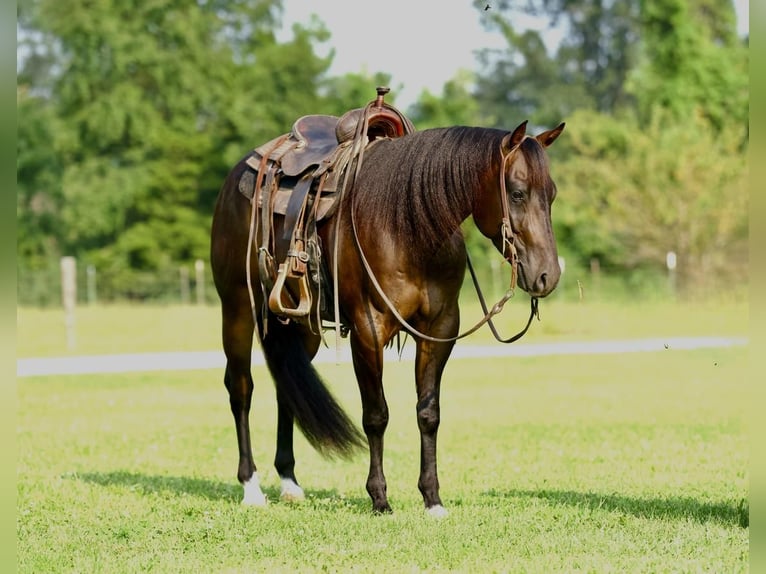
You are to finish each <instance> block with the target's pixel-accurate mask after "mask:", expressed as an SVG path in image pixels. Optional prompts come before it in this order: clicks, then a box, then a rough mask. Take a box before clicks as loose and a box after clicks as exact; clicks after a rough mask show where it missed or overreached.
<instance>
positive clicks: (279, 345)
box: [261, 321, 365, 458]
mask: <svg viewBox="0 0 766 574" xmlns="http://www.w3.org/2000/svg"><path fill="white" fill-rule="evenodd" d="M290 331H291V327H290V326H289V325H283V324H282V323H280V322H279V321H270V322H269V326H268V330H267V333H266V336H265V337H264V338H263V339H262V340H261V344H262V347H263V354H264V357H265V358H266V364H267V365H268V367H269V371H270V372H271V377H272V378H273V379H274V385H275V386H276V388H277V396H278V398H279V401H280V403H281V404H282V405H283V406H285V407H286V408H287V409H288V410H289V411H290V413H292V415H293V416H294V417H295V421H296V422H297V423H298V428H300V429H301V432H303V434H304V436H305V437H306V439H307V440H308V441H309V443H310V444H311V446H313V447H314V448H315V449H316V450H317V451H319V452H320V453H321V454H323V455H325V456H331V455H339V456H341V457H344V458H345V457H349V456H351V455H352V454H353V453H354V451H355V450H357V449H358V448H360V447H363V446H364V444H365V441H364V438H363V436H362V434H361V433H360V432H359V429H358V428H357V427H356V425H354V423H353V422H352V421H351V419H350V418H349V417H348V415H347V414H346V413H345V412H344V410H343V408H342V407H341V406H340V405H339V404H338V402H337V401H336V400H335V398H334V397H333V396H332V394H331V393H330V390H329V389H328V388H327V386H326V385H325V383H324V381H322V379H321V377H320V376H319V373H317V371H316V369H315V368H314V366H313V365H312V364H311V358H310V357H309V356H308V354H307V353H306V351H305V349H304V347H303V344H302V342H301V340H300V338H297V337H295V336H294V335H292V334H291V332H290Z"/></svg>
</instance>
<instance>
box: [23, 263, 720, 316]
mask: <svg viewBox="0 0 766 574" xmlns="http://www.w3.org/2000/svg"><path fill="white" fill-rule="evenodd" d="M473 263H474V267H475V269H476V272H477V275H478V278H479V282H480V284H481V288H482V291H483V293H484V296H485V297H486V299H487V301H488V303H489V304H490V305H491V304H492V303H494V301H495V300H497V299H499V298H500V297H501V296H502V295H503V293H505V291H506V290H507V289H508V286H509V281H510V270H509V267H508V266H507V265H503V264H502V263H501V261H500V260H497V258H486V257H476V258H474V262H473ZM560 265H561V267H562V270H563V272H562V276H561V280H560V282H559V285H558V286H557V288H556V290H555V291H554V292H553V294H552V295H551V297H552V298H556V299H559V300H583V299H590V300H599V299H601V300H603V299H610V300H615V299H616V300H647V299H668V298H673V297H676V296H677V293H676V284H675V276H674V273H673V272H672V270H670V271H669V272H667V273H661V272H657V271H651V272H634V273H630V274H626V273H614V272H609V271H608V270H607V271H604V270H602V269H601V266H600V265H599V264H598V262H596V261H592V262H591V265H590V266H589V267H585V268H584V267H576V266H574V265H572V264H567V262H566V261H564V260H563V259H561V260H560ZM72 282H73V286H72V287H71V288H72V289H74V292H75V294H74V298H75V301H76V304H77V305H83V304H96V303H112V302H131V303H168V304H173V303H180V304H218V296H217V293H216V291H215V286H214V284H213V278H212V273H211V271H210V266H209V264H208V263H207V262H206V261H202V260H197V261H195V262H191V263H188V264H185V265H176V266H168V267H165V268H162V269H158V270H154V271H135V270H131V271H129V272H124V271H123V272H112V271H109V270H102V269H97V268H95V267H94V266H93V265H88V264H82V263H80V262H75V263H74V272H73V280H72ZM63 286H64V282H63V281H62V266H61V265H60V264H51V265H50V266H49V267H46V268H45V269H35V270H31V269H25V268H21V267H20V268H19V269H17V302H18V304H19V305H22V306H27V307H43V308H44V307H60V306H62V304H63V292H64V291H63ZM708 290H709V289H708ZM463 291H464V293H463V298H469V299H470V300H474V299H476V295H475V293H474V288H473V285H472V282H471V279H470V276H469V275H468V273H466V277H465V281H464V286H463Z"/></svg>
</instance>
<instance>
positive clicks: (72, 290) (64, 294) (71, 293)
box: [61, 257, 77, 351]
mask: <svg viewBox="0 0 766 574" xmlns="http://www.w3.org/2000/svg"><path fill="white" fill-rule="evenodd" d="M61 302H62V304H63V306H64V325H65V327H66V341H67V348H68V349H69V350H70V351H71V350H73V349H74V348H75V347H76V346H77V340H76V333H75V316H74V310H75V306H76V305H77V261H76V260H75V258H74V257H62V258H61Z"/></svg>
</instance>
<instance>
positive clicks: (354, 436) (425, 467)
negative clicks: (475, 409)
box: [211, 122, 564, 517]
mask: <svg viewBox="0 0 766 574" xmlns="http://www.w3.org/2000/svg"><path fill="white" fill-rule="evenodd" d="M526 126H527V122H523V123H521V124H520V125H519V126H518V127H516V128H515V129H514V130H512V131H506V130H500V129H495V128H482V127H466V126H453V127H446V128H434V129H428V130H423V131H413V132H412V133H408V134H406V135H403V136H401V137H395V138H378V139H376V140H375V141H374V143H372V144H370V145H369V146H368V147H367V149H366V151H365V154H364V161H363V162H361V163H360V164H359V165H358V169H357V170H356V174H355V177H354V178H353V183H352V185H351V186H350V188H349V189H348V191H347V192H346V193H344V195H343V197H342V198H341V199H340V200H339V202H338V206H337V208H336V209H335V210H334V213H332V214H331V215H330V216H329V217H327V218H326V219H325V220H323V221H321V222H319V223H318V224H317V228H316V231H317V234H318V237H319V243H320V244H321V245H323V246H325V249H324V250H323V252H322V264H323V269H325V270H330V274H331V275H332V274H333V273H334V277H333V279H334V281H333V283H334V285H335V287H336V290H335V292H334V298H335V301H336V303H337V308H338V312H336V315H335V316H336V318H337V317H339V318H340V319H339V320H340V322H341V323H343V326H344V327H345V334H347V335H348V336H349V338H350V347H351V353H352V359H353V369H354V373H355V375H356V380H357V382H358V387H359V392H360V396H361V404H362V417H361V422H362V429H363V431H364V435H362V433H361V432H360V431H359V429H358V427H357V425H355V424H354V422H353V421H352V420H351V419H350V418H349V416H348V415H347V414H346V412H345V411H344V410H343V409H342V408H341V406H340V405H339V403H338V402H337V400H336V399H335V398H334V397H333V395H332V394H331V392H330V391H329V389H328V387H327V385H326V384H325V382H324V381H323V380H322V378H321V377H320V375H319V373H318V372H317V371H316V369H315V367H314V366H313V364H312V359H313V358H314V357H315V355H316V353H317V351H318V349H319V347H320V344H321V342H322V340H323V339H322V335H321V333H319V332H318V330H317V329H316V328H313V327H311V326H310V325H307V324H306V323H305V322H300V321H296V320H291V319H290V318H289V317H288V318H285V317H280V316H278V315H276V314H275V313H274V312H273V311H272V310H269V309H268V307H267V306H266V298H267V296H268V293H264V290H263V289H260V288H258V287H256V288H253V285H256V286H257V285H259V282H260V281H261V280H262V279H263V277H260V276H259V273H262V271H261V270H260V269H262V268H259V266H258V265H257V264H256V263H255V262H254V257H253V256H252V254H251V250H250V248H253V250H254V246H253V245H250V246H249V245H248V244H249V243H250V242H254V241H255V240H254V238H253V237H252V234H251V233H249V230H251V229H252V226H251V224H252V223H253V221H252V220H253V218H256V217H260V210H261V209H262V208H261V207H257V208H256V207H255V206H253V205H252V203H251V200H250V199H248V198H247V197H245V196H244V195H243V194H242V193H241V192H240V191H238V181H239V179H240V178H241V176H242V174H243V172H244V171H245V169H246V166H245V163H244V159H243V160H242V161H240V162H239V163H238V164H237V165H236V166H234V167H233V168H232V170H231V171H230V173H229V174H228V176H227V177H226V179H225V181H224V183H223V185H222V187H221V189H220V192H219V195H218V199H217V201H216V205H215V209H214V215H213V222H212V231H211V267H212V271H213V276H214V281H215V286H216V289H217V292H218V295H219V297H220V300H221V316H222V340H223V349H224V352H225V355H226V368H225V373H224V384H225V387H226V389H227V390H228V395H229V403H230V407H231V412H232V415H233V417H234V422H235V428H236V435H237V444H238V450H239V464H238V469H237V478H238V480H239V482H240V483H241V485H242V488H243V497H242V502H243V503H244V504H247V505H254V506H261V505H265V504H266V503H267V499H266V496H265V495H264V493H263V491H262V489H261V485H260V478H259V474H258V471H257V468H256V465H255V462H254V461H253V455H252V450H251V436H250V428H249V412H250V406H251V400H252V393H253V379H252V375H251V370H250V367H251V353H252V345H253V340H254V338H255V335H256V334H257V338H258V340H259V343H260V346H261V348H262V351H263V355H264V358H265V361H266V365H267V367H268V370H269V372H270V374H271V378H272V379H273V382H274V384H275V387H276V399H277V411H278V412H277V437H276V454H275V458H274V467H275V469H276V472H277V474H278V475H279V478H280V481H281V494H280V498H281V499H283V500H288V501H296V500H301V499H303V498H304V497H305V494H304V491H303V489H302V487H301V486H300V485H299V483H298V480H297V478H296V475H295V457H294V452H293V426H294V423H297V426H298V427H299V428H300V429H301V431H302V432H303V434H304V435H305V437H306V439H307V440H308V441H309V443H310V444H311V445H312V446H313V447H314V448H316V449H317V450H318V451H319V452H320V453H322V454H325V455H328V456H334V455H340V456H351V455H352V454H354V453H355V452H357V451H358V450H359V449H364V447H365V446H366V447H367V449H368V451H369V472H368V476H367V481H366V489H367V492H368V493H369V496H370V498H371V501H372V509H373V511H374V512H376V513H386V512H391V506H390V504H389V501H388V497H387V492H386V478H385V475H384V471H383V437H384V433H385V431H386V426H387V424H388V420H389V411H388V405H387V403H386V397H385V394H384V389H383V380H382V375H383V350H384V347H386V345H388V344H390V343H391V342H392V341H393V340H394V338H395V337H397V335H398V334H399V333H400V332H402V331H407V332H410V333H412V334H413V339H414V341H415V345H416V357H415V386H416V390H417V401H416V413H417V425H418V429H419V431H420V474H419V479H418V483H417V486H418V488H419V490H420V493H421V494H422V498H423V502H424V505H425V510H426V511H427V512H428V513H429V514H431V515H433V516H437V517H438V516H444V515H446V514H447V510H446V509H445V507H444V505H443V503H442V499H441V498H440V494H439V479H438V475H437V432H438V429H439V424H440V408H439V404H440V384H441V378H442V373H443V371H444V368H445V365H446V363H447V360H448V358H449V356H450V353H451V351H452V348H453V346H454V344H455V339H456V338H457V335H458V332H459V322H460V318H459V309H458V296H459V294H460V290H461V285H462V283H463V279H464V274H465V269H466V263H467V252H466V246H465V242H464V237H463V234H462V231H461V224H462V223H463V222H464V221H465V220H467V219H468V218H469V217H471V216H472V218H473V222H474V224H475V225H476V227H477V228H478V230H479V231H480V232H481V234H482V235H484V236H485V237H486V238H487V239H489V240H490V241H491V242H492V243H493V244H494V246H495V248H496V249H497V250H498V251H499V252H500V254H501V255H502V256H503V257H504V258H505V259H506V260H508V261H509V262H513V263H514V271H516V270H518V273H517V281H518V286H519V287H520V288H521V289H523V290H524V291H526V292H527V293H528V294H529V295H530V296H531V297H532V298H534V301H536V299H537V298H541V297H545V296H546V295H548V294H550V293H551V292H552V291H553V289H554V288H555V287H556V284H557V283H558V280H559V278H560V275H561V269H560V267H559V262H558V256H557V247H556V241H555V238H554V233H553V228H552V223H551V204H552V203H553V201H554V199H555V197H556V185H555V183H554V181H553V179H552V178H551V175H550V171H549V160H548V156H547V153H546V148H547V147H548V146H550V145H551V144H552V143H553V142H554V141H555V140H556V138H558V136H559V135H560V134H561V132H562V131H563V129H564V123H561V124H560V125H559V126H558V127H556V128H554V129H551V130H548V131H544V132H543V133H540V134H539V135H536V136H531V135H527V133H526V129H527V128H526ZM252 201H255V200H254V199H253V200H252ZM283 225H284V217H282V216H280V215H278V214H275V215H274V216H273V226H274V230H275V232H276V233H279V232H280V230H281V227H282V226H283ZM327 246H334V248H332V249H330V248H328V247H327ZM255 247H257V245H256V246H255ZM333 270H334V271H333ZM254 309H263V310H264V311H263V312H262V313H256V312H254ZM530 319H531V318H530Z"/></svg>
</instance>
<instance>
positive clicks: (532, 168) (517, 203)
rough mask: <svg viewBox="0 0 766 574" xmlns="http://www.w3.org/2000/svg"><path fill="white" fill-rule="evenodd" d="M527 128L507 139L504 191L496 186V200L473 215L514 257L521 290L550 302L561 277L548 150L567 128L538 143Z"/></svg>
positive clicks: (488, 201)
mask: <svg viewBox="0 0 766 574" xmlns="http://www.w3.org/2000/svg"><path fill="white" fill-rule="evenodd" d="M526 127H527V122H524V123H522V124H521V125H519V126H518V127H517V128H516V129H515V130H514V131H513V132H511V133H508V134H507V135H506V136H505V137H504V138H503V141H502V145H501V152H502V158H503V159H502V162H501V166H502V168H501V169H502V170H503V174H502V176H500V177H498V179H499V180H500V185H499V188H500V189H499V190H498V183H497V182H494V183H493V184H492V185H489V186H487V187H486V189H487V190H488V193H490V194H491V197H487V196H486V195H485V197H483V198H482V200H481V201H480V202H477V205H476V206H475V207H474V214H473V215H474V220H475V221H476V224H477V226H478V227H479V230H480V231H481V232H482V233H483V234H484V235H486V236H487V237H489V238H490V239H492V242H493V243H494V245H495V247H497V249H498V251H500V252H501V253H502V254H503V256H504V257H505V258H506V259H508V260H510V259H511V258H512V257H513V255H514V251H515V253H516V256H517V257H518V285H519V287H521V288H522V289H524V291H526V292H527V293H529V294H530V295H532V296H533V297H545V296H546V295H548V294H549V293H550V292H551V291H553V289H554V288H555V287H556V284H557V283H558V281H559V278H560V277H561V268H560V267H559V262H558V252H557V250H556V240H555V238H554V236H553V226H552V224H551V204H552V203H553V200H554V199H555V197H556V184H555V183H553V180H552V179H551V176H550V172H549V170H548V156H547V155H546V153H545V148H547V147H548V146H549V145H551V144H552V143H553V142H554V141H555V140H556V138H557V137H558V136H559V135H560V134H561V132H562V131H563V130H564V124H563V123H562V124H560V125H559V126H558V127H556V128H554V129H552V130H549V131H546V132H543V133H541V134H540V135H537V136H534V137H531V136H527V135H526ZM489 190H491V191H489ZM479 203H480V204H481V205H479ZM506 222H507V223H506ZM509 226H510V229H509ZM510 244H512V245H510Z"/></svg>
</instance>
